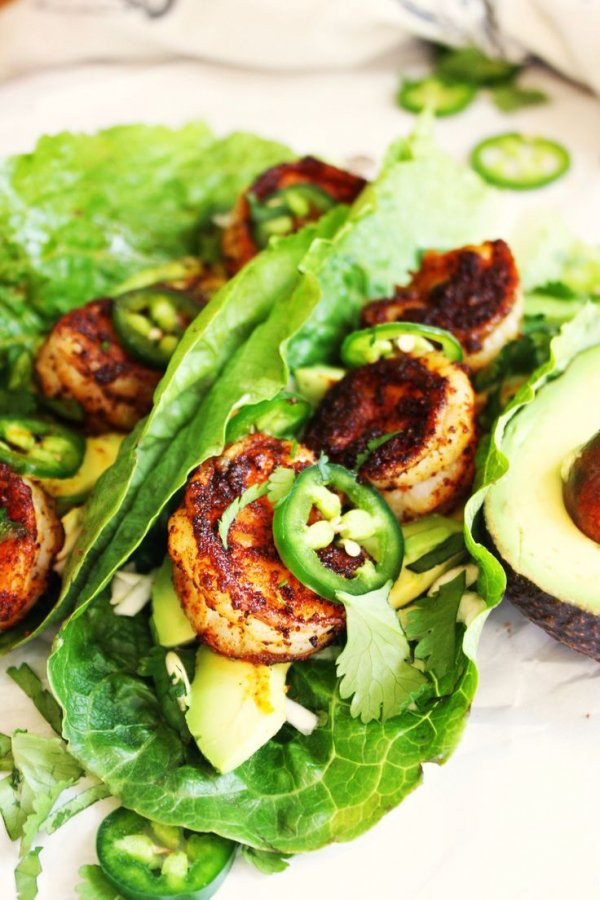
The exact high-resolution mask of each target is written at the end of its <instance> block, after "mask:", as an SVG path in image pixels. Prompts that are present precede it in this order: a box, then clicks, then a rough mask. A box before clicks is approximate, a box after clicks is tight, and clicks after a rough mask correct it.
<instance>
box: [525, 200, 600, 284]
mask: <svg viewBox="0 0 600 900" xmlns="http://www.w3.org/2000/svg"><path fill="white" fill-rule="evenodd" d="M514 246H515V251H516V256H517V263H518V266H519V273H520V275H521V284H522V285H523V288H524V290H525V291H526V292H529V291H534V290H540V289H543V288H544V286H546V285H554V286H561V288H562V293H563V299H565V300H568V299H571V298H570V297H569V294H571V295H573V294H575V295H577V294H583V295H588V296H591V297H592V298H593V297H594V296H595V297H599V296H600V246H597V245H596V246H595V245H592V244H586V243H585V242H584V241H582V240H579V239H578V238H576V237H575V236H574V235H573V234H572V233H571V232H570V231H569V229H568V228H567V226H566V225H565V223H564V222H563V221H562V219H560V218H559V217H558V216H556V215H555V216H548V215H545V216H543V217H541V216H539V217H538V216H529V217H527V218H526V219H524V220H523V222H522V223H521V224H520V226H519V228H518V229H517V233H516V235H515V241H514ZM565 292H566V296H565ZM554 293H555V296H556V292H554Z"/></svg>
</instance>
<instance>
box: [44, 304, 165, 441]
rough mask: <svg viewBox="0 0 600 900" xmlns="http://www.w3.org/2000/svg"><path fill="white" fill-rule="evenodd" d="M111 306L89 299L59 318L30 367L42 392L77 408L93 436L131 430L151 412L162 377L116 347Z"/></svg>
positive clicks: (116, 339)
mask: <svg viewBox="0 0 600 900" xmlns="http://www.w3.org/2000/svg"><path fill="white" fill-rule="evenodd" d="M112 302H113V301H112V300H110V299H108V298H106V299H102V300H93V301H92V302H91V303H88V304H86V306H82V307H80V308H79V309H74V310H72V312H69V313H67V314H66V315H64V316H63V317H62V318H61V319H59V320H58V322H57V323H56V325H55V326H54V328H53V329H52V331H51V332H50V334H49V335H48V337H47V338H46V341H45V342H44V344H43V345H42V347H41V349H40V352H39V353H38V357H37V360H36V364H35V368H36V373H37V377H38V380H39V384H40V387H41V389H42V391H43V393H44V394H45V395H46V396H47V397H50V398H58V399H71V400H75V401H76V402H77V403H79V404H80V406H81V407H82V408H83V410H84V417H85V424H86V428H87V429H88V431H90V432H91V433H92V434H102V433H103V432H106V431H113V430H115V429H116V430H117V431H131V429H132V428H133V427H134V425H135V424H136V422H137V421H138V420H139V419H141V418H142V417H143V416H145V415H146V414H147V413H148V412H149V411H150V409H151V407H152V395H153V394H154V389H155V387H156V385H157V384H158V382H159V381H160V377H161V373H160V372H157V371H155V370H154V369H150V368H148V367H147V366H144V365H143V364H141V363H139V362H137V360H135V359H133V358H132V357H131V356H129V355H128V354H127V353H126V352H125V350H124V349H123V347H122V346H121V344H120V342H119V339H118V337H117V334H116V332H115V328H114V325H113V321H112V315H111V312H112Z"/></svg>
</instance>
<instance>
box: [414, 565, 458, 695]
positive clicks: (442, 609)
mask: <svg viewBox="0 0 600 900" xmlns="http://www.w3.org/2000/svg"><path fill="white" fill-rule="evenodd" d="M464 590H465V573H464V571H463V572H460V573H459V574H458V575H457V576H456V578H453V579H452V581H449V582H447V583H446V584H444V585H442V587H441V588H440V589H439V591H438V592H437V593H436V594H433V596H431V597H423V598H422V599H421V600H417V602H416V603H415V604H414V605H413V606H411V607H410V609H408V610H407V611H406V619H405V621H406V626H405V627H406V636H407V637H408V639H409V640H410V641H418V643H417V646H416V648H415V659H422V660H425V668H426V670H427V671H428V672H431V673H432V674H433V675H434V676H435V678H436V679H438V680H439V679H441V678H443V677H444V675H447V674H448V672H450V671H451V670H452V669H453V667H454V663H455V659H456V641H457V633H456V632H457V629H456V619H457V616H458V607H459V605H460V601H461V599H462V595H463V593H464Z"/></svg>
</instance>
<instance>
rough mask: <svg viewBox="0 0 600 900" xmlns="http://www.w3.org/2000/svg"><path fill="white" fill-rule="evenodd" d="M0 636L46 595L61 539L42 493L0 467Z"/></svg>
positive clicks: (57, 523)
mask: <svg viewBox="0 0 600 900" xmlns="http://www.w3.org/2000/svg"><path fill="white" fill-rule="evenodd" d="M0 516H1V517H0V632H2V631H6V630H7V629H8V628H11V627H12V626H13V625H16V624H17V622H20V621H21V619H23V618H24V616H25V615H26V614H27V613H28V612H29V610H30V609H31V607H32V606H33V605H34V603H35V602H36V600H38V599H39V597H40V596H41V594H43V592H44V591H45V589H46V586H47V584H48V577H49V575H50V571H51V567H52V562H53V559H54V557H55V555H56V554H57V553H58V551H59V550H60V548H61V547H62V544H63V540H64V534H63V528H62V525H61V523H60V520H59V519H58V517H57V515H56V512H55V509H54V504H53V501H52V500H51V499H50V498H49V497H48V496H47V495H46V494H45V492H44V491H43V490H42V488H41V487H40V486H39V485H37V484H35V482H33V481H29V480H28V479H27V478H22V477H21V476H20V475H17V474H16V473H15V472H13V471H12V469H10V468H9V467H8V466H7V465H5V464H4V463H0Z"/></svg>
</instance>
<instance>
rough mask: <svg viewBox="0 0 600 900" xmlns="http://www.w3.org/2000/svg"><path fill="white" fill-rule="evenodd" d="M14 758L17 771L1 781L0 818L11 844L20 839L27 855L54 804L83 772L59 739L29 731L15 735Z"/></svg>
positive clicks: (13, 740)
mask: <svg viewBox="0 0 600 900" xmlns="http://www.w3.org/2000/svg"><path fill="white" fill-rule="evenodd" d="M12 755H13V760H14V771H13V773H12V775H10V776H8V777H7V778H4V779H3V780H2V781H0V814H1V815H2V818H3V820H4V824H5V826H6V830H7V832H8V834H9V837H10V838H11V840H17V839H18V838H21V852H22V853H27V852H28V851H29V849H30V848H31V844H32V842H33V839H34V837H35V836H36V834H37V833H38V831H39V830H40V828H41V827H42V825H43V824H44V822H45V820H46V818H47V816H48V814H49V813H50V811H51V809H52V807H53V806H54V803H55V802H56V800H58V798H59V796H60V795H61V794H62V792H63V791H64V790H66V789H67V788H69V787H72V786H73V785H74V784H75V783H76V782H77V781H78V780H79V779H80V777H81V775H82V774H83V769H82V768H81V766H80V765H79V763H78V762H77V761H76V760H75V759H74V758H73V757H72V756H71V754H70V753H69V752H68V751H67V749H66V745H65V743H64V742H63V741H61V740H60V739H59V738H42V737H38V736H37V735H34V734H29V732H27V731H15V733H14V734H13V737H12Z"/></svg>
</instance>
